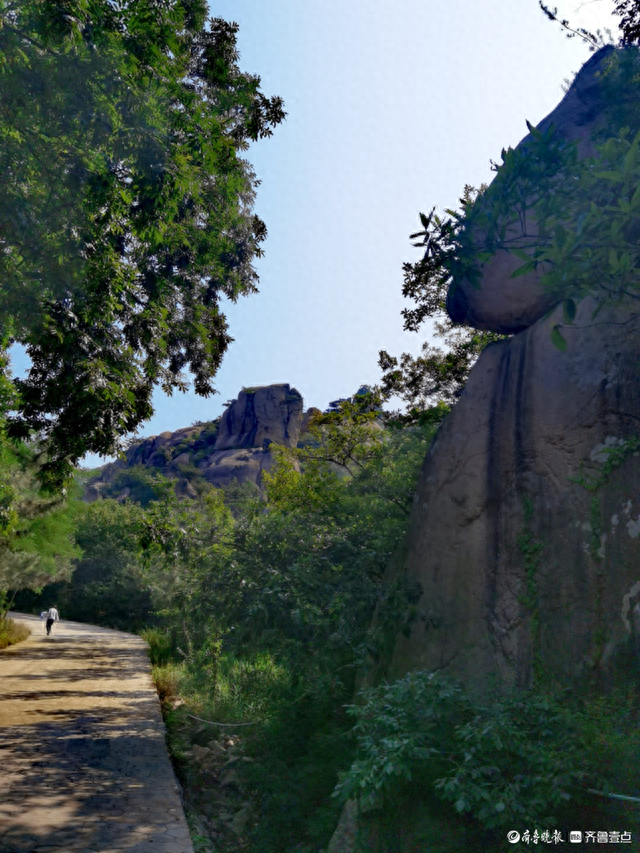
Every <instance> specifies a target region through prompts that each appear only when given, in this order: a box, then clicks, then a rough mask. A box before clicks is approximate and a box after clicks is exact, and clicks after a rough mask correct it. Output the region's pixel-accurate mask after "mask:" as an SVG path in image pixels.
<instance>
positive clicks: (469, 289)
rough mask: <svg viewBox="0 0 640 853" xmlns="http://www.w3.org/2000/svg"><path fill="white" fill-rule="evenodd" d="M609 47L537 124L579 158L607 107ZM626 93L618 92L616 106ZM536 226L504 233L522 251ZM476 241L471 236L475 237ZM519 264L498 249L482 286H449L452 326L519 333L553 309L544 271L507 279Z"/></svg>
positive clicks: (526, 223) (525, 224)
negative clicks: (604, 77)
mask: <svg viewBox="0 0 640 853" xmlns="http://www.w3.org/2000/svg"><path fill="white" fill-rule="evenodd" d="M613 50H614V48H613V47H610V46H607V47H604V48H602V49H601V50H599V51H598V52H597V53H596V54H594V56H593V57H592V58H591V59H590V60H589V61H588V62H587V63H586V64H585V65H584V66H583V67H582V69H581V70H580V72H579V74H578V75H577V77H576V78H575V80H574V81H573V84H572V86H571V88H570V89H569V91H568V92H567V94H566V95H565V97H564V98H563V99H562V101H561V102H560V103H559V104H558V106H557V107H556V108H555V109H554V110H553V111H552V112H551V113H549V115H548V116H547V117H546V118H545V119H543V121H541V122H540V124H539V125H538V126H537V129H538V130H539V131H541V132H544V131H546V130H548V129H549V128H550V127H551V125H553V127H555V128H556V129H557V131H558V134H559V135H560V136H561V137H563V138H564V139H565V140H567V141H571V142H574V141H575V142H577V143H578V152H579V154H580V155H581V156H584V155H586V154H590V153H593V151H594V148H593V143H592V142H591V137H592V134H594V133H595V132H597V131H598V129H599V128H600V127H601V125H602V122H603V117H604V116H605V115H606V112H607V108H610V107H611V106H612V104H611V103H609V102H607V103H605V101H604V98H603V92H602V86H601V83H600V77H599V75H600V74H601V73H602V72H603V70H604V69H605V67H606V64H607V62H608V61H609V59H610V57H611V53H612V51H613ZM625 97H628V93H625V92H624V91H620V92H619V98H620V103H623V101H624V98H625ZM531 139H532V138H531V134H528V135H527V136H525V137H524V139H523V140H522V141H521V142H520V143H519V145H518V146H517V148H516V150H517V151H522V150H523V149H526V147H527V146H530V144H531ZM493 192H495V187H494V186H493V185H491V186H490V187H489V188H488V190H486V192H485V194H484V196H483V204H485V205H487V206H490V205H491V200H492V193H493ZM537 233H538V229H537V222H536V219H535V217H534V216H533V215H532V214H531V212H530V211H529V212H528V214H527V215H526V216H525V218H524V220H523V221H521V222H518V223H516V224H514V225H513V226H511V227H510V228H508V229H507V232H506V237H507V239H508V240H510V243H511V245H515V246H518V245H520V246H522V247H527V246H530V245H531V243H532V242H534V241H535V238H536V236H537ZM474 241H475V235H474ZM481 241H482V235H481V234H478V249H479V250H480V248H481ZM522 263H523V261H522V260H521V259H519V258H517V257H515V256H514V255H512V254H511V253H510V252H508V251H506V250H500V251H498V252H497V253H496V254H495V255H494V256H493V257H492V258H491V260H490V261H488V262H487V263H486V264H485V265H484V266H483V268H482V285H481V287H479V288H478V287H473V286H472V285H471V284H470V283H469V281H468V280H466V279H464V278H462V279H458V280H456V281H454V282H453V284H452V286H451V288H450V290H449V295H448V298H447V310H448V312H449V315H450V316H451V318H452V319H453V320H454V321H455V322H457V323H465V324H467V325H469V326H473V327H475V328H477V329H484V330H487V331H493V332H500V333H502V334H511V333H514V332H521V331H523V330H524V329H526V328H528V327H529V326H530V325H531V324H532V323H535V322H536V321H537V320H539V319H540V318H541V317H543V316H544V314H546V313H547V311H549V309H550V308H552V307H553V305H554V300H553V298H551V297H549V295H548V294H547V293H545V292H544V291H543V290H542V288H541V287H540V277H541V275H542V273H543V269H542V268H539V269H538V270H536V271H533V272H530V273H527V274H525V275H522V276H519V277H518V278H516V279H512V278H511V274H512V273H513V272H515V270H517V269H518V267H520V266H522Z"/></svg>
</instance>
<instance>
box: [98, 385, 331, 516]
mask: <svg viewBox="0 0 640 853" xmlns="http://www.w3.org/2000/svg"><path fill="white" fill-rule="evenodd" d="M318 411H319V410H318V409H314V408H311V409H309V410H308V411H307V412H305V411H304V410H303V400H302V395H301V394H300V393H299V392H298V391H297V390H296V389H295V388H292V387H291V386H290V385H288V384H281V385H264V386H261V387H259V388H243V389H242V391H241V392H240V394H239V395H238V399H237V400H234V401H233V402H232V403H231V404H230V405H229V406H228V407H227V409H226V411H225V412H224V414H223V415H222V416H221V417H220V418H217V419H216V420H214V421H209V422H206V423H200V424H194V425H193V426H190V427H183V428H182V429H179V430H177V431H176V432H163V433H161V434H160V435H157V436H152V437H150V438H145V439H143V440H142V441H140V442H139V443H137V444H134V445H132V446H131V447H130V448H129V449H128V450H127V451H126V453H125V457H124V459H119V460H117V461H116V462H112V463H110V464H109V465H105V467H104V468H103V469H102V470H101V472H100V473H99V475H98V476H97V477H95V478H94V479H92V480H91V481H90V482H89V484H88V486H87V489H86V492H85V499H86V500H88V501H93V500H96V499H97V498H99V497H101V496H106V495H110V496H111V495H113V493H114V486H115V485H116V484H117V483H118V482H119V481H120V480H121V479H122V476H121V475H123V474H124V473H125V472H126V471H127V469H131V468H133V467H135V466H140V465H142V466H145V467H147V468H149V469H152V470H156V471H158V472H160V473H161V474H164V475H165V476H166V477H171V478H173V479H175V480H176V491H177V492H178V494H181V495H184V496H187V497H193V496H195V494H196V492H195V489H194V481H197V480H198V479H200V480H202V479H204V480H205V481H206V482H208V483H210V484H211V485H213V486H217V487H221V486H226V485H228V484H229V483H231V482H232V481H233V480H237V481H238V482H239V483H243V482H247V481H248V482H251V483H255V484H256V485H257V486H260V484H261V481H262V472H263V471H268V470H269V469H270V468H271V466H272V464H273V454H272V453H271V451H270V449H269V448H270V445H271V444H279V445H282V446H284V447H296V446H297V444H298V442H299V441H300V437H301V436H302V434H303V433H304V432H305V431H306V428H307V425H308V423H309V421H310V419H311V417H312V416H313V414H314V413H316V412H318ZM116 496H120V495H116ZM122 496H123V497H126V496H127V493H126V489H123V494H122Z"/></svg>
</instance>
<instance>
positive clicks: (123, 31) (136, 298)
mask: <svg viewBox="0 0 640 853" xmlns="http://www.w3.org/2000/svg"><path fill="white" fill-rule="evenodd" d="M205 13H206V4H205V2H204V0H166V2H156V0H135V2H126V0H125V2H122V3H112V2H108V0H25V2H21V3H15V2H10V0H0V88H1V89H2V102H1V103H0V139H1V145H0V148H1V151H0V168H1V169H2V173H3V175H4V176H5V180H3V182H2V184H1V186H0V245H1V247H2V251H1V252H0V318H2V319H1V321H0V325H1V328H0V333H1V334H2V337H3V339H5V338H7V337H8V338H9V340H10V341H12V340H13V341H19V342H21V343H22V344H24V345H25V346H26V348H27V352H28V354H29V356H30V358H31V361H32V367H31V369H30V372H29V375H28V376H27V378H26V379H24V380H15V381H14V386H15V388H16V389H17V391H18V392H19V397H18V400H17V401H16V403H15V412H14V414H12V415H11V417H10V419H9V433H10V434H11V435H12V436H14V437H18V438H24V437H26V436H28V435H29V434H31V433H32V432H34V431H35V432H36V433H38V434H39V435H40V436H42V437H43V438H44V439H46V441H47V452H48V456H47V459H46V460H45V461H44V463H43V465H42V466H41V469H40V477H41V479H42V480H43V482H45V483H46V484H48V485H51V486H59V485H60V483H61V482H63V481H64V480H65V478H66V477H68V476H69V473H70V470H71V468H70V464H71V463H73V462H75V461H76V460H77V459H79V458H80V457H82V456H83V455H84V454H85V453H86V452H87V451H93V452H97V453H101V454H109V453H113V452H115V451H116V450H117V449H118V443H119V439H120V438H121V437H122V436H124V435H125V434H126V433H128V432H130V431H132V430H134V429H135V428H136V426H137V425H138V424H140V423H141V422H142V421H144V420H145V419H146V418H148V417H149V416H150V414H151V412H152V408H151V394H152V391H153V389H154V387H156V386H157V385H160V386H161V387H162V388H163V389H164V390H165V391H166V392H168V393H171V391H172V390H173V389H176V388H183V387H185V384H186V381H185V378H184V375H183V371H184V370H185V369H189V370H190V371H191V373H192V375H193V377H194V385H195V390H196V392H197V393H199V394H203V395H207V394H209V393H211V392H212V390H213V388H212V379H213V377H214V375H215V372H216V370H217V368H218V366H219V364H220V360H221V358H222V356H223V354H224V352H225V350H226V348H227V345H228V343H229V341H230V337H229V334H228V331H227V325H226V321H225V318H224V315H223V314H222V312H221V311H220V306H219V300H220V297H222V296H224V297H228V298H230V299H232V300H235V299H236V298H237V297H238V296H239V295H241V294H248V293H251V292H252V291H255V289H256V287H255V285H256V278H257V277H256V273H255V271H254V268H253V260H254V258H255V257H256V256H258V255H259V254H260V253H261V249H260V243H261V242H262V241H263V240H264V238H265V236H266V228H265V225H264V223H263V222H262V221H261V220H260V219H259V218H258V217H257V216H255V215H253V214H252V204H253V199H254V190H255V186H256V184H257V181H256V178H255V175H254V173H253V171H252V169H251V167H250V166H249V164H248V163H247V162H246V161H245V160H244V159H243V158H242V156H241V154H242V152H243V151H244V150H245V149H246V148H247V147H248V144H249V142H250V141H251V140H256V139H258V138H260V137H264V136H268V135H270V134H271V132H272V128H273V126H274V125H276V124H278V123H279V122H280V121H282V119H283V118H284V111H283V107H282V101H281V99H279V98H277V97H274V98H267V97H265V96H264V95H263V94H262V93H261V91H260V79H259V77H256V76H254V75H250V74H246V73H244V72H242V71H240V69H239V67H238V64H237V62H238V53H237V50H236V32H237V25H235V24H228V23H226V22H224V21H223V20H221V19H218V18H216V19H212V20H211V22H210V23H209V25H207V23H206V14H205Z"/></svg>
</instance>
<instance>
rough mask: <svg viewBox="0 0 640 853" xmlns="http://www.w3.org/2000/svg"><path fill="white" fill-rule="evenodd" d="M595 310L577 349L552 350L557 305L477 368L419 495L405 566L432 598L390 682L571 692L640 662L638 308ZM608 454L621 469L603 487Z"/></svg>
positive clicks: (574, 344) (572, 336)
mask: <svg viewBox="0 0 640 853" xmlns="http://www.w3.org/2000/svg"><path fill="white" fill-rule="evenodd" d="M592 310H593V303H591V301H590V300H583V302H582V303H581V305H580V306H579V311H578V315H577V317H576V323H575V325H574V326H573V327H569V328H566V329H565V332H566V336H567V339H568V348H567V350H566V352H561V351H559V350H558V349H556V348H555V347H554V346H553V344H552V342H551V337H550V331H551V327H552V325H553V324H554V323H557V322H559V321H561V316H560V311H561V309H557V312H558V315H557V316H555V315H552V316H551V317H550V318H548V319H547V320H541V321H538V322H537V323H536V324H534V325H533V326H532V327H531V328H530V329H528V330H527V331H526V332H523V333H522V334H521V335H517V336H515V337H514V338H512V339H510V340H507V341H502V342H500V343H497V344H493V345H491V346H490V347H488V348H487V349H486V350H485V351H484V352H483V353H482V355H481V357H480V359H479V361H478V363H477V365H476V366H475V367H474V369H473V371H472V374H471V377H470V379H469V382H468V384H467V387H466V388H465V390H464V392H463V395H462V397H461V399H460V401H459V403H458V405H457V406H456V407H455V408H454V410H453V411H452V413H451V415H450V416H449V418H448V419H447V421H446V422H445V424H444V425H443V427H442V429H441V430H440V432H439V433H438V435H437V437H436V440H435V442H434V444H433V446H432V448H431V450H430V452H429V455H428V457H427V459H426V461H425V465H424V468H423V471H422V474H421V478H420V482H419V486H418V490H417V494H416V496H415V503H414V508H413V516H412V520H411V525H410V530H411V533H410V538H409V543H408V551H407V557H406V563H405V568H406V576H407V580H408V581H409V582H410V583H419V584H420V586H421V587H422V592H423V594H422V597H421V599H420V603H419V613H418V616H417V619H416V621H415V622H414V623H413V630H412V633H411V636H410V637H409V638H405V637H402V636H401V637H400V638H399V639H398V641H397V645H396V649H395V653H394V657H393V661H392V666H391V670H392V673H391V674H392V675H396V676H397V675H400V674H403V673H404V672H406V671H408V670H410V669H414V668H417V669H428V670H431V669H444V670H445V671H446V672H449V673H451V674H452V675H454V676H456V677H458V678H460V679H461V680H463V681H464V682H465V683H467V684H468V685H470V686H473V687H476V688H479V689H482V688H483V687H484V686H486V685H487V683H488V680H489V679H490V677H491V676H497V677H498V679H499V681H500V682H502V683H503V684H505V685H513V686H518V687H527V686H529V685H530V684H531V682H532V679H533V677H534V673H537V674H538V675H540V676H543V677H544V678H545V680H546V681H548V682H555V683H557V684H561V685H564V684H569V683H571V682H572V681H574V680H576V679H583V678H585V677H588V676H590V675H595V674H598V675H603V674H607V673H609V674H610V673H611V672H613V670H614V669H615V668H616V666H617V665H618V664H621V665H622V666H623V667H624V666H626V665H627V664H628V663H629V661H630V659H631V658H633V654H634V648H635V649H637V648H638V642H639V640H640V633H638V628H639V627H640V626H638V621H637V615H638V614H639V613H640V569H639V565H640V563H639V557H640V547H639V545H640V538H639V534H640V465H639V464H638V461H639V460H638V458H637V457H638V453H637V449H636V444H635V440H636V437H637V436H638V435H640V431H639V429H638V423H639V422H640V384H639V383H638V379H637V377H638V372H637V370H638V367H637V366H638V364H639V363H640V335H639V332H640V313H636V314H635V315H632V314H630V312H629V306H624V307H619V308H617V309H616V310H613V309H611V310H609V311H608V312H607V311H602V312H601V313H600V314H599V315H598V317H597V319H596V320H595V321H592V319H591V314H592ZM636 311H638V309H636ZM638 446H639V447H640V445H638ZM610 449H613V450H614V452H616V453H617V454H618V455H619V456H620V458H621V464H620V466H619V467H617V468H614V469H613V470H612V471H611V472H610V474H609V476H608V477H607V476H606V469H605V467H604V464H605V462H606V461H607V459H611V458H612V457H611V453H610ZM599 480H601V481H602V482H601V485H600V486H599V487H598V488H596V489H594V490H590V489H589V488H586V487H585V485H584V484H587V483H589V482H593V483H594V484H595V483H597V482H598V481H599ZM580 481H582V483H583V484H581V482H580ZM634 620H635V621H634ZM639 660H640V659H637V658H636V661H639ZM634 666H637V662H636V664H634Z"/></svg>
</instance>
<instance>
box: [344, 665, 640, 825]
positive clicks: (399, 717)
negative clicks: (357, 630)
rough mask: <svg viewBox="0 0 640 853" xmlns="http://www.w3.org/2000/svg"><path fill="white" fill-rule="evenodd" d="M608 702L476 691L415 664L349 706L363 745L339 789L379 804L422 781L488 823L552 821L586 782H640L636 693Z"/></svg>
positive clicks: (575, 799)
mask: <svg viewBox="0 0 640 853" xmlns="http://www.w3.org/2000/svg"><path fill="white" fill-rule="evenodd" d="M605 704H606V708H605V707H604V706H603V702H602V700H587V701H584V702H582V703H578V702H577V701H576V700H575V699H571V698H570V697H568V696H567V695H566V694H561V695H559V696H545V695H542V694H541V693H538V692H535V691H531V692H528V693H519V694H512V695H508V696H496V697H493V698H492V699H491V700H490V701H487V700H483V701H478V699H477V698H476V697H474V696H473V695H471V694H470V693H467V692H466V691H464V690H463V688H462V687H460V686H459V685H458V684H456V683H455V682H454V681H452V680H450V679H448V678H445V677H443V676H441V675H439V674H437V673H427V672H412V673H409V674H408V675H406V676H405V677H404V678H402V679H400V680H399V681H396V682H395V683H393V684H383V685H380V686H379V687H376V688H374V689H371V690H368V691H365V692H364V693H363V694H362V704H361V705H358V706H351V707H350V708H349V713H350V714H351V715H352V716H353V717H355V719H356V723H355V726H354V727H353V730H352V733H353V735H354V737H355V740H356V742H357V754H356V760H355V761H354V762H353V764H352V765H351V768H350V769H349V770H348V771H347V772H346V773H343V774H342V776H341V779H340V782H339V784H338V786H337V788H336V791H335V795H336V796H338V797H340V798H341V799H342V800H347V799H357V800H358V801H359V802H360V804H361V805H362V806H364V807H365V808H366V807H376V806H378V807H379V806H382V805H383V804H384V801H385V798H388V797H389V795H391V794H393V796H394V798H395V797H397V796H398V794H399V793H401V792H402V791H403V790H406V788H407V786H408V785H409V783H415V784H417V783H419V787H420V789H422V790H427V789H428V790H429V791H430V792H431V795H432V796H433V797H435V798H436V799H439V800H444V801H445V802H446V803H448V804H449V805H450V806H451V807H452V810H453V813H455V812H457V813H459V814H460V815H468V816H470V817H472V818H473V819H474V820H475V821H477V823H478V824H479V825H480V826H481V827H482V828H483V829H486V830H492V829H498V828H503V829H507V828H510V827H512V824H513V822H514V819H516V820H517V821H518V823H519V824H521V825H522V826H526V825H529V826H538V827H540V826H544V825H545V824H546V825H550V824H551V825H553V824H555V823H557V821H558V819H559V818H560V817H561V816H562V815H566V813H567V810H566V806H567V804H568V803H571V804H572V808H574V809H575V807H576V804H579V803H580V801H581V800H583V799H584V798H585V796H586V793H585V791H586V789H587V788H588V787H594V788H599V789H603V788H604V789H605V790H607V789H610V788H611V785H612V784H617V785H619V784H621V782H624V783H626V784H627V785H629V786H631V787H633V786H634V785H637V782H638V779H637V776H638V774H637V773H635V778H634V779H633V780H632V779H631V778H629V777H630V776H633V775H634V774H633V773H631V774H630V773H629V772H628V768H629V766H630V765H632V766H635V767H637V755H638V751H639V750H640V736H639V735H638V728H637V723H636V720H635V717H636V714H635V712H634V708H636V707H637V703H636V702H635V697H634V696H632V695H631V694H630V695H629V696H627V697H626V699H624V698H621V697H619V696H618V697H611V696H610V697H608V700H607V702H606V703H605ZM613 753H615V756H614V755H613ZM614 757H615V758H616V760H617V762H618V764H619V766H620V767H626V768H627V773H626V776H624V778H623V776H621V775H620V774H619V773H616V772H615V771H614V770H612V768H613V766H614V765H613V761H612V758H614ZM603 768H606V771H605V772H607V773H608V774H609V777H611V778H603V776H602V773H603Z"/></svg>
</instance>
